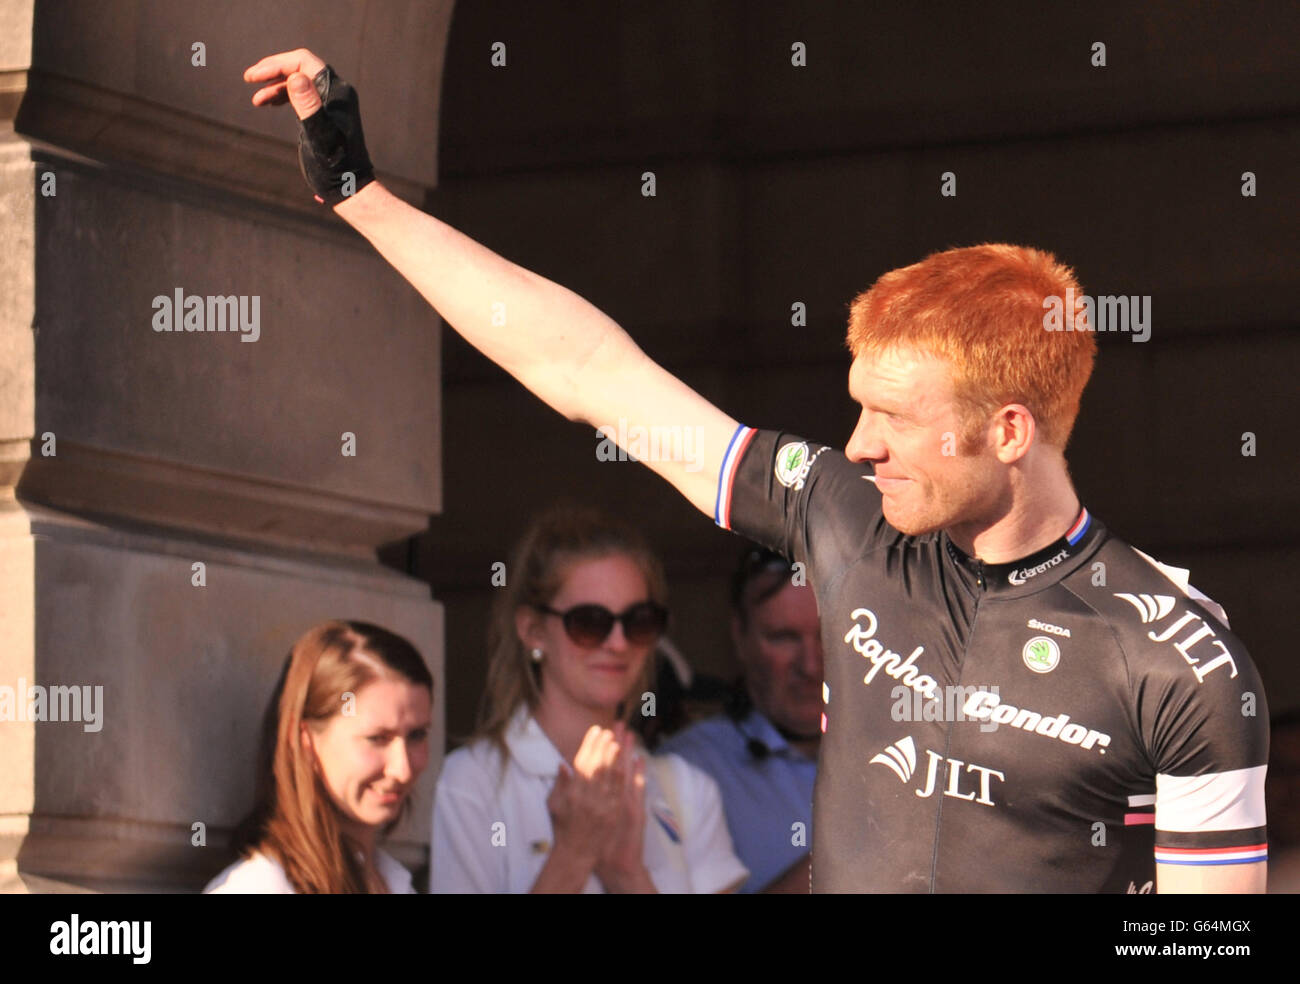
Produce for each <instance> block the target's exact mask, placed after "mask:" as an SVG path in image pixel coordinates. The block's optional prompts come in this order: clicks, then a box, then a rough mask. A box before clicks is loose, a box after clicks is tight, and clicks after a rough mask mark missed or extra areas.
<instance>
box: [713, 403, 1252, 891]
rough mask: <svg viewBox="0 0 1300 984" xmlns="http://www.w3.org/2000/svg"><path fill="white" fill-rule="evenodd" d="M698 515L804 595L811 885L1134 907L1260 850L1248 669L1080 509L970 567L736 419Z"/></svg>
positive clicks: (1177, 575)
mask: <svg viewBox="0 0 1300 984" xmlns="http://www.w3.org/2000/svg"><path fill="white" fill-rule="evenodd" d="M715 518H716V520H717V522H718V524H719V525H720V526H722V527H724V528H726V529H733V530H735V531H737V532H739V533H742V534H744V535H746V536H748V537H750V538H752V539H754V540H756V541H757V542H759V543H762V544H764V545H766V546H768V547H771V548H772V549H774V550H778V551H780V552H782V553H784V554H785V555H786V556H787V557H788V558H789V559H790V560H792V561H795V562H801V563H803V564H805V565H806V572H807V575H808V582H809V584H811V586H812V587H813V588H814V590H815V591H816V593H817V601H818V605H819V608H820V611H821V619H822V637H823V641H824V648H825V684H824V687H823V697H824V699H825V702H826V705H825V715H824V717H823V722H822V727H823V730H824V731H825V735H824V737H823V739H822V745H821V760H820V768H819V771H818V775H817V784H816V789H815V794H814V803H815V812H814V817H815V824H814V830H815V837H814V842H813V853H812V856H813V886H814V889H815V890H816V891H830V892H866V891H873V892H881V891H882V892H927V891H930V892H1036V891H1037V892H1043V891H1046V892H1124V891H1128V892H1150V891H1152V888H1153V885H1154V881H1155V865H1156V863H1157V862H1160V863H1165V864H1201V865H1203V864H1240V863H1250V862H1255V861H1262V860H1264V859H1265V858H1266V856H1267V848H1266V839H1265V830H1264V771H1265V765H1266V762H1267V758H1268V723H1267V722H1268V711H1267V708H1266V706H1265V701H1264V692H1263V688H1262V686H1261V684H1260V679H1259V676H1258V674H1257V673H1256V670H1255V667H1254V665H1253V664H1252V662H1251V660H1250V657H1249V656H1248V655H1247V653H1246V650H1245V649H1244V647H1243V646H1242V645H1241V643H1240V641H1239V640H1238V639H1237V638H1236V637H1235V636H1234V635H1232V633H1231V632H1230V631H1229V630H1228V627H1227V619H1226V616H1224V615H1223V613H1222V610H1221V609H1218V606H1216V605H1214V603H1213V602H1212V601H1210V600H1209V599H1208V598H1205V596H1204V595H1201V594H1200V593H1199V592H1197V591H1196V590H1195V589H1194V588H1190V586H1189V585H1186V583H1185V580H1183V578H1185V574H1186V572H1182V571H1178V570H1176V569H1174V568H1166V567H1163V565H1160V566H1157V564H1156V562H1155V561H1153V560H1151V559H1150V558H1148V557H1146V555H1144V554H1142V553H1140V552H1138V551H1137V550H1135V549H1134V548H1132V547H1130V546H1128V545H1127V544H1125V543H1123V542H1122V541H1120V540H1118V539H1117V538H1115V537H1114V536H1112V535H1110V533H1108V532H1107V531H1106V529H1105V528H1104V527H1103V526H1102V525H1101V523H1100V522H1098V520H1097V519H1096V518H1095V517H1093V516H1092V515H1090V514H1089V513H1088V512H1087V510H1086V509H1085V510H1083V511H1081V513H1080V514H1079V517H1078V519H1077V520H1076V521H1075V523H1074V524H1073V526H1072V527H1071V529H1070V530H1069V531H1068V532H1067V533H1066V535H1065V536H1063V537H1062V538H1061V539H1060V540H1059V541H1057V542H1056V543H1053V544H1051V545H1050V546H1048V547H1045V548H1044V549H1042V550H1040V551H1038V552H1036V553H1035V554H1033V555H1032V556H1029V557H1025V558H1022V559H1021V560H1018V561H1016V562H1015V563H1011V564H985V563H981V562H980V561H978V560H975V559H973V558H971V557H968V556H966V555H965V554H964V553H963V552H962V551H961V550H959V549H958V548H957V547H956V546H955V545H954V544H953V543H952V541H951V539H950V538H949V537H948V536H947V534H946V533H942V532H940V533H930V534H925V535H922V536H905V535H904V534H902V533H900V532H898V531H897V530H895V529H894V528H893V527H891V526H890V525H889V524H888V522H887V521H886V520H885V518H884V516H883V514H882V511H881V497H880V493H879V492H878V491H877V489H876V486H875V484H874V478H873V476H872V472H871V468H870V467H869V466H867V465H863V464H854V463H853V462H850V461H849V460H848V459H847V458H845V457H844V455H843V454H842V453H841V452H839V451H835V450H833V449H831V448H827V447H819V446H817V445H815V444H809V443H808V442H805V441H804V440H802V439H801V438H798V437H794V436H791V435H786V434H779V433H776V432H773V431H755V430H751V429H750V428H747V427H741V428H740V429H739V430H738V431H737V432H736V435H735V436H734V438H733V439H732V442H731V445H730V446H729V448H728V451H727V456H726V459H725V461H724V462H723V466H722V472H721V475H720V480H719V489H718V505H717V515H716V517H715ZM1180 581H1181V582H1182V583H1180Z"/></svg>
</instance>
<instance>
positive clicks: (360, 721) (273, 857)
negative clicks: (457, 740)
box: [204, 621, 433, 894]
mask: <svg viewBox="0 0 1300 984" xmlns="http://www.w3.org/2000/svg"><path fill="white" fill-rule="evenodd" d="M432 702H433V677H432V676H431V675H430V674H429V670H428V668H427V667H426V666H425V665H424V660H423V659H421V658H420V654H419V652H418V651H417V650H416V649H415V647H414V646H412V645H411V643H410V642H408V641H407V640H406V639H404V638H402V637H401V636H399V635H396V634H395V633H392V632H389V631H388V630H386V629H382V628H380V627H378V626H375V625H370V624H368V623H366V622H343V621H330V622H325V623H323V624H321V625H318V626H316V627H315V628H313V629H311V630H310V631H308V632H307V633H306V634H305V635H303V636H302V638H300V639H299V640H298V641H297V643H295V644H294V647H293V649H292V650H291V651H290V653H289V655H288V658H287V659H286V660H285V664H284V669H283V671H282V672H281V674H280V680H279V683H278V684H277V686H276V689H275V693H274V694H273V695H272V698H271V703H270V705H269V706H268V708H267V711H266V716H265V718H264V720H263V726H262V748H261V754H260V757H259V770H258V781H257V794H256V800H255V805H254V807H253V810H252V812H251V813H250V814H249V816H248V817H247V818H246V819H245V820H244V822H243V823H241V824H240V826H239V827H238V828H237V829H236V831H235V836H234V839H233V847H234V848H235V850H236V851H237V852H238V853H239V854H240V855H241V856H242V857H241V860H240V861H238V862H236V863H235V864H232V865H231V866H230V867H228V868H226V869H225V870H224V871H223V872H221V874H219V875H218V876H217V877H216V878H214V879H213V880H212V881H211V882H210V883H209V884H208V886H207V888H205V889H204V892H205V893H278V894H291V893H297V894H307V893H313V894H314V893H334V894H338V893H392V894H404V893H411V892H413V891H414V889H413V888H412V886H411V876H410V874H409V873H408V872H407V871H406V869H405V868H404V867H402V865H401V864H400V863H399V862H398V861H397V860H396V859H394V858H393V857H391V856H390V855H388V854H387V853H385V852H384V851H382V850H381V849H380V848H379V847H378V845H377V841H378V839H379V835H380V834H381V833H387V832H388V831H389V830H391V829H392V827H393V826H395V825H396V823H397V821H398V820H399V819H400V818H401V815H402V813H403V811H404V808H405V807H406V805H407V803H408V798H409V795H410V792H411V789H412V787H413V786H414V784H415V781H416V779H418V778H419V775H420V773H421V772H422V771H423V770H424V767H425V765H426V764H427V763H428V760H429V741H428V738H429V723H430V715H431V713H432Z"/></svg>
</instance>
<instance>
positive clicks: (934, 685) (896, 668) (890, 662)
mask: <svg viewBox="0 0 1300 984" xmlns="http://www.w3.org/2000/svg"><path fill="white" fill-rule="evenodd" d="M850 617H851V618H852V619H853V620H854V625H853V628H851V629H849V631H848V632H847V633H845V635H844V641H845V642H847V643H848V644H849V645H851V646H852V647H853V648H854V649H856V650H857V651H858V652H859V653H860V654H861V655H862V656H863V657H865V658H866V659H869V660H870V661H871V669H869V670H867V675H866V676H864V677H863V678H862V682H863V683H865V684H867V685H868V686H869V685H870V684H871V681H872V680H874V679H875V678H876V674H877V673H879V672H880V671H881V670H884V671H885V674H886V675H887V676H891V677H893V678H894V679H895V680H901V681H902V682H903V683H904V684H906V685H907V686H909V687H911V688H912V689H913V690H915V691H917V692H918V693H921V694H924V695H925V696H926V697H929V698H931V699H933V698H934V696H935V694H936V692H937V690H938V687H939V684H938V681H936V680H935V678H934V677H932V676H926V675H925V674H924V673H922V672H921V671H920V670H918V669H917V668H916V667H915V666H913V665H912V664H913V663H915V662H916V658H917V657H918V656H920V655H921V653H923V652H925V647H924V646H917V647H916V648H915V649H913V650H912V652H911V654H910V655H909V656H908V657H907V658H906V659H905V658H903V656H902V655H900V654H899V653H896V652H894V651H893V650H892V649H887V648H886V647H885V646H884V645H882V644H881V643H880V641H879V640H878V639H876V638H875V635H876V624H877V623H876V615H875V612H873V611H871V610H870V609H869V608H855V609H854V610H853V614H852V615H851V616H850ZM859 619H865V620H866V624H865V625H864V624H863V623H862V622H860V621H858V620H859Z"/></svg>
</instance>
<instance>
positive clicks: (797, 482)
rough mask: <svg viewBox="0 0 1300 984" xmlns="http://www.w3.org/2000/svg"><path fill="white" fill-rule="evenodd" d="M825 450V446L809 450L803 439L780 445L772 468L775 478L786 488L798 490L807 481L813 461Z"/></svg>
mask: <svg viewBox="0 0 1300 984" xmlns="http://www.w3.org/2000/svg"><path fill="white" fill-rule="evenodd" d="M825 450H826V448H824V447H820V448H818V449H817V450H816V451H811V450H809V448H808V445H807V444H806V443H805V442H803V441H791V442H790V443H789V444H785V445H782V447H781V450H780V451H778V452H777V453H776V468H775V469H774V470H775V472H776V480H777V481H778V482H780V483H781V484H782V485H784V486H785V487H786V488H788V489H794V490H795V491H796V492H798V491H799V490H800V489H802V488H803V484H804V482H805V481H807V479H808V472H809V471H811V470H812V466H813V462H814V461H816V460H817V456H818V455H819V454H821V453H822V452H823V451H825Z"/></svg>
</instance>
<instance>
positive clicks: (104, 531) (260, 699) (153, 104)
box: [0, 0, 452, 891]
mask: <svg viewBox="0 0 1300 984" xmlns="http://www.w3.org/2000/svg"><path fill="white" fill-rule="evenodd" d="M451 7H452V4H451V0H434V2H429V0H388V2H385V3H382V4H356V3H347V2H342V0H317V2H315V3H312V4H310V5H308V4H267V3H263V2H253V0H234V2H230V3H223V4H215V5H199V4H175V3H172V2H169V0H107V2H103V3H93V4H90V3H81V2H75V0H42V2H34V0H0V24H3V25H4V27H3V33H2V34H0V125H3V126H4V127H5V129H4V130H3V131H0V228H2V230H3V242H4V244H5V249H4V254H3V257H2V258H0V496H3V499H0V633H2V634H3V638H4V641H5V645H4V646H3V647H0V889H3V890H8V891H81V890H137V891H138V890H164V891H168V890H176V891H187V890H194V889H197V888H199V887H200V886H201V885H202V884H203V882H204V880H206V878H207V877H209V876H210V875H211V874H212V873H213V872H214V871H215V870H216V869H217V868H219V867H220V865H221V864H222V863H224V860H225V858H224V857H223V853H222V851H223V847H224V845H225V842H226V836H227V833H228V831H229V828H230V826H231V825H232V824H233V823H234V822H235V821H237V820H238V819H239V817H240V816H241V815H242V814H243V813H244V811H245V810H246V809H247V808H248V806H249V805H250V802H251V794H252V785H253V769H254V750H255V748H256V743H257V737H258V724H259V721H260V718H261V715H262V712H263V709H264V708H265V705H266V702H267V699H268V697H269V695H270V691H271V687H272V686H273V684H274V681H275V678H276V675H277V673H278V671H279V667H280V665H281V662H282V660H283V659H284V656H285V654H286V653H287V651H288V649H289V647H290V645H291V644H292V643H293V641H294V640H295V639H296V638H297V637H298V636H299V635H300V634H301V633H302V632H303V631H304V630H306V629H307V628H309V627H310V626H311V625H313V624H315V623H317V622H319V621H322V620H323V619H326V618H332V617H341V618H352V619H361V620H365V621H371V622H376V623H379V624H382V625H384V626H386V627H389V628H391V629H393V630H394V631H397V632H400V633H402V634H403V635H406V636H407V637H408V638H410V639H411V640H412V641H413V642H414V643H415V644H416V645H417V646H418V647H419V649H420V651H421V652H422V653H423V654H424V656H425V659H426V661H427V662H428V664H429V667H430V669H431V670H432V671H433V674H434V677H435V681H436V682H437V693H436V698H437V700H436V702H435V707H436V712H435V729H434V734H433V737H432V739H431V744H432V746H433V748H434V749H435V751H437V750H440V749H441V748H442V743H443V726H442V722H443V714H442V707H443V702H442V695H443V687H442V684H443V680H444V674H443V625H442V608H441V606H440V605H439V604H437V603H435V602H433V601H432V600H431V598H430V596H429V589H428V587H427V586H426V585H425V584H424V583H423V582H420V581H417V580H415V579H413V578H410V577H407V576H404V575H402V574H399V573H397V572H394V571H392V570H389V569H387V568H385V567H383V566H381V564H380V563H379V561H378V560H377V557H376V551H377V549H378V548H379V547H380V546H382V545H384V544H386V543H391V542H393V541H396V540H401V539H403V538H406V537H408V536H410V535H412V534H415V533H418V532H419V531H421V530H423V529H425V528H426V526H427V524H428V517H429V514H430V513H434V512H437V511H439V509H440V507H441V436H440V400H439V342H438V330H439V323H438V319H437V316H436V315H435V314H434V312H433V311H432V310H431V309H430V308H429V307H428V306H427V305H426V304H425V303H424V302H423V300H422V299H421V298H420V297H419V296H418V295H417V294H416V293H415V292H414V291H413V290H411V289H410V288H409V287H408V286H407V285H406V284H405V283H404V282H403V281H402V280H401V279H400V278H399V277H397V276H396V275H395V274H393V273H392V272H391V271H390V270H389V269H388V268H387V266H386V265H385V264H384V263H383V261H382V260H380V259H379V258H378V257H377V256H376V255H375V254H374V253H373V251H372V250H371V249H370V247H369V246H368V245H367V244H366V243H365V242H364V241H363V240H362V239H360V237H358V236H356V235H355V234H354V233H352V232H351V230H349V229H348V228H347V227H346V226H345V225H344V224H343V223H342V222H341V221H339V220H338V219H336V218H335V217H334V216H333V214H332V213H330V212H329V211H328V210H327V209H325V208H324V207H322V206H319V205H317V204H316V203H315V202H314V201H313V200H312V198H311V196H310V194H309V193H308V192H307V190H306V188H305V186H304V185H303V183H302V178H301V176H300V174H299V172H298V165H297V158H296V141H297V128H296V126H295V125H294V122H293V118H292V111H291V110H290V109H289V108H288V107H287V106H286V107H280V108H276V109H274V110H266V109H264V110H255V109H254V108H253V107H252V106H251V104H250V103H249V97H250V96H251V93H252V88H251V87H249V86H247V85H245V84H244V82H243V81H242V78H241V75H242V71H243V68H244V67H245V66H246V65H248V64H251V63H252V62H254V61H256V60H257V59H258V58H260V57H262V56H263V55H266V54H270V53H272V52H275V51H279V50H283V49H287V48H293V47H298V46H306V47H309V48H311V49H312V50H314V51H316V52H317V53H319V54H320V55H321V56H322V57H324V58H326V59H327V60H329V61H330V62H331V64H333V65H334V67H335V68H336V69H337V70H338V71H339V73H340V74H341V75H343V76H344V77H345V78H347V79H348V80H349V81H352V82H353V83H354V84H355V85H356V86H357V89H358V92H359V93H360V95H361V99H362V106H363V110H364V113H365V123H366V134H367V141H368V143H369V145H370V149H371V154H372V157H373V158H374V159H375V161H376V164H377V166H378V170H379V173H380V176H381V178H382V179H383V180H384V181H385V182H386V183H387V184H388V185H389V186H390V187H391V188H392V189H393V190H394V191H395V192H397V193H398V194H400V195H402V196H403V197H406V198H408V199H409V200H412V201H420V200H422V199H423V196H424V193H425V191H426V190H427V189H428V188H429V187H432V186H433V185H434V184H435V183H436V180H437V174H436V167H435V163H436V146H437V132H438V103H439V86H440V82H441V75H442V59H443V50H444V45H445V41H446V36H447V31H448V27H449V23H450V16H451ZM178 292H179V293H180V294H181V296H182V297H189V296H197V297H200V298H204V299H205V300H204V302H203V315H204V319H205V322H204V325H205V328H207V329H209V330H204V331H182V330H177V331H159V330H156V329H157V328H158V327H159V325H160V324H161V323H162V322H161V315H160V314H159V312H160V311H161V310H162V308H164V307H166V306H167V304H165V303H164V300H165V301H167V302H168V303H170V302H171V301H172V300H173V299H174V298H175V297H176V296H177V293H178ZM210 297H213V298H229V297H233V298H235V301H234V303H233V305H230V306H228V305H227V304H226V303H224V302H216V303H210V302H209V301H207V300H206V299H207V298H210ZM241 305H242V307H241ZM226 311H229V312H230V313H231V314H232V318H233V313H234V312H236V311H242V312H243V314H244V315H246V316H247V319H248V320H247V321H246V322H244V323H242V324H241V325H240V326H239V330H234V324H233V321H232V322H231V323H230V324H229V325H228V327H230V328H231V330H228V331H213V330H210V329H212V328H213V327H214V320H215V318H216V316H217V315H218V314H220V313H224V312H226ZM175 313H176V314H177V315H179V314H180V313H181V312H180V311H177V312H175ZM176 324H177V327H180V319H179V317H178V318H177V323H176ZM254 326H255V327H254ZM32 685H39V686H40V687H43V688H46V691H43V692H46V693H47V694H48V696H50V697H51V704H52V705H53V704H54V703H55V702H58V704H59V706H58V707H54V706H50V707H47V708H46V709H45V710H46V716H47V717H53V716H59V717H69V716H74V715H78V716H80V717H81V718H82V720H80V721H69V720H57V721H56V720H45V721H32V720H27V718H29V717H30V716H31V715H30V714H29V713H28V712H29V711H30V710H32V708H30V706H29V697H30V695H31V691H30V689H29V688H30V686H32ZM20 686H21V687H22V688H23V690H24V691H26V693H15V694H14V697H15V698H16V700H15V701H12V702H11V703H10V708H9V713H5V702H4V698H5V691H4V689H3V688H5V687H8V688H10V690H11V691H17V690H18V688H19V687H20ZM55 687H68V688H73V687H75V688H78V689H77V691H76V692H75V693H76V694H77V695H79V696H81V697H89V700H88V701H87V702H86V704H85V706H82V707H80V709H79V714H78V709H77V707H76V706H75V703H76V702H75V701H74V699H73V694H74V692H73V691H71V690H64V691H56V690H54V688H55ZM87 688H89V689H87ZM98 688H102V690H99V689H98ZM97 694H98V695H101V696H99V698H98V699H96V695H97ZM15 705H16V706H15ZM439 765H440V757H439V756H438V755H436V754H435V759H434V761H433V762H431V764H430V768H429V770H428V772H427V773H426V774H425V777H424V779H423V781H422V783H421V786H420V788H419V790H418V791H417V795H416V797H415V802H414V809H413V810H412V813H411V816H410V818H409V822H408V823H407V824H405V825H404V826H403V827H402V828H400V829H399V831H397V832H396V833H395V835H394V837H393V838H392V840H391V841H390V849H391V850H393V852H394V853H395V854H397V855H398V857H399V858H401V859H402V860H403V861H404V862H406V863H407V864H408V866H410V867H413V868H415V867H419V866H420V865H422V864H423V863H424V860H425V855H426V849H425V848H426V844H427V836H428V835H427V828H428V817H429V799H430V796H431V792H432V785H433V779H434V777H435V775H436V773H437V769H438V767H439ZM200 825H201V826H200ZM200 835H202V836H200ZM200 840H205V841H206V846H196V843H195V842H196V841H200Z"/></svg>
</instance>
